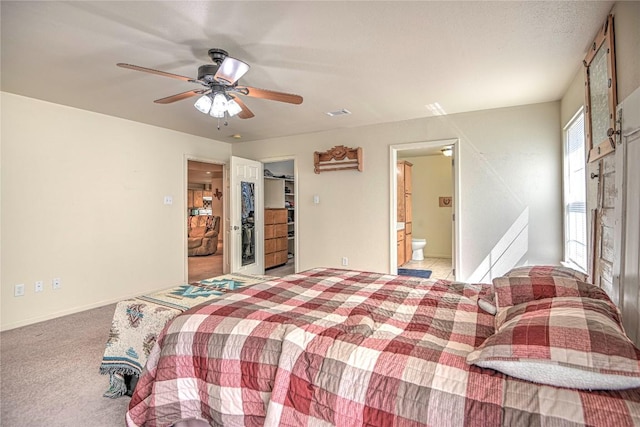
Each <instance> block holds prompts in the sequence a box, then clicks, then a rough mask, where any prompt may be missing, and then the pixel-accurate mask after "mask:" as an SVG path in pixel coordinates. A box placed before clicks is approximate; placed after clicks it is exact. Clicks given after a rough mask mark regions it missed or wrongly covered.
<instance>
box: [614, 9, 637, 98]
mask: <svg viewBox="0 0 640 427" xmlns="http://www.w3.org/2000/svg"><path fill="white" fill-rule="evenodd" d="M612 13H613V15H614V23H613V26H614V29H615V49H616V84H617V87H618V102H621V101H623V100H624V99H626V98H627V97H628V96H629V95H631V94H632V93H633V91H635V90H636V89H637V88H638V87H640V25H639V23H640V2H639V1H621V2H617V3H616V4H615V6H614V7H613V11H612Z"/></svg>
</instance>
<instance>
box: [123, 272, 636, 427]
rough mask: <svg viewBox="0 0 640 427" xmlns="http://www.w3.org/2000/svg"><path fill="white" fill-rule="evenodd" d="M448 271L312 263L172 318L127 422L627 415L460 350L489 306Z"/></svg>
mask: <svg viewBox="0 0 640 427" xmlns="http://www.w3.org/2000/svg"><path fill="white" fill-rule="evenodd" d="M469 292H470V291H469V289H465V290H464V292H462V291H461V290H460V288H459V287H449V286H447V283H446V282H438V281H434V280H424V279H417V278H409V277H399V276H391V275H381V274H375V273H367V272H358V271H347V270H337V269H313V270H309V271H307V272H304V273H300V274H294V275H290V276H286V277H284V278H282V279H278V280H272V281H268V282H264V283H261V284H258V285H255V286H252V287H250V288H247V289H244V290H242V291H240V292H237V293H233V294H229V295H227V297H226V298H225V299H218V300H212V301H211V302H210V303H208V304H205V305H201V306H199V307H197V308H194V309H191V310H189V311H187V312H185V313H183V314H181V315H180V316H178V317H177V318H176V319H175V320H174V321H173V322H172V323H171V324H170V325H169V326H168V327H167V328H166V329H165V330H164V331H163V333H162V334H161V335H160V337H159V338H158V341H157V344H156V345H155V346H154V347H153V350H152V351H151V354H150V355H149V359H148V362H147V365H146V368H145V370H144V372H143V374H142V376H141V378H140V381H139V382H138V385H137V387H136V390H135V392H134V394H133V397H132V399H131V402H130V406H129V411H128V412H127V414H126V422H127V425H128V426H130V427H133V426H143V425H144V426H170V425H171V424H173V423H175V422H177V421H179V420H184V419H201V420H205V421H207V422H209V423H211V425H214V426H262V425H267V426H291V427H294V426H296V427H297V426H311V425H313V426H330V425H337V426H385V427H386V426H499V425H502V426H521V425H522V426H530V425H532V426H533V425H535V426H573V425H606V426H626V425H634V424H640V392H639V391H638V390H628V391H621V392H585V391H577V390H572V389H563V388H556V387H551V386H540V385H536V384H534V383H530V382H527V381H522V380H518V379H515V378H512V377H507V376H505V375H503V374H501V373H498V372H496V371H493V370H489V369H482V368H479V367H476V366H474V365H469V364H467V362H466V357H467V355H468V354H469V353H470V352H471V351H472V350H473V349H474V347H477V346H479V345H480V344H481V343H482V342H483V341H484V340H485V339H486V338H487V337H488V336H490V335H491V334H493V332H494V327H493V321H494V318H493V317H492V316H490V315H489V314H487V313H485V312H484V311H482V310H479V309H478V306H477V304H476V302H475V301H474V299H473V298H470V296H471V297H473V296H472V295H469Z"/></svg>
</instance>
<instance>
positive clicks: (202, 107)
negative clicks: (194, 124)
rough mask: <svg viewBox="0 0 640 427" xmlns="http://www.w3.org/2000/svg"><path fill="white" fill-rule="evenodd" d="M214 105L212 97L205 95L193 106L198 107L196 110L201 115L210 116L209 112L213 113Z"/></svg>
mask: <svg viewBox="0 0 640 427" xmlns="http://www.w3.org/2000/svg"><path fill="white" fill-rule="evenodd" d="M212 104H213V101H212V100H211V97H210V96H209V95H204V96H201V97H200V98H198V100H197V101H196V103H195V104H193V106H194V107H196V109H197V110H198V111H200V112H201V113H204V114H209V111H211V105H212Z"/></svg>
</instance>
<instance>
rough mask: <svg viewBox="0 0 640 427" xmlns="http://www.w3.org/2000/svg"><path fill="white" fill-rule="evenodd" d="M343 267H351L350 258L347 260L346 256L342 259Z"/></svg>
mask: <svg viewBox="0 0 640 427" xmlns="http://www.w3.org/2000/svg"><path fill="white" fill-rule="evenodd" d="M342 265H344V266H347V265H349V258H347V257H346V256H343V257H342Z"/></svg>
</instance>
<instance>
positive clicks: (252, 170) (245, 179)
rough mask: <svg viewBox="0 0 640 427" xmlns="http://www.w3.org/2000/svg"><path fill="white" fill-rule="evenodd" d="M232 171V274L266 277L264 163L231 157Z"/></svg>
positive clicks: (230, 173)
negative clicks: (261, 275) (264, 275)
mask: <svg viewBox="0 0 640 427" xmlns="http://www.w3.org/2000/svg"><path fill="white" fill-rule="evenodd" d="M229 169H230V171H229V187H230V190H231V197H230V205H231V206H230V209H229V210H230V215H229V218H230V221H229V237H230V239H229V240H230V241H229V262H230V264H231V272H232V273H246V274H264V206H263V205H264V201H263V177H262V163H260V162H256V161H253V160H248V159H243V158H240V157H234V156H231V162H230V168H229Z"/></svg>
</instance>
